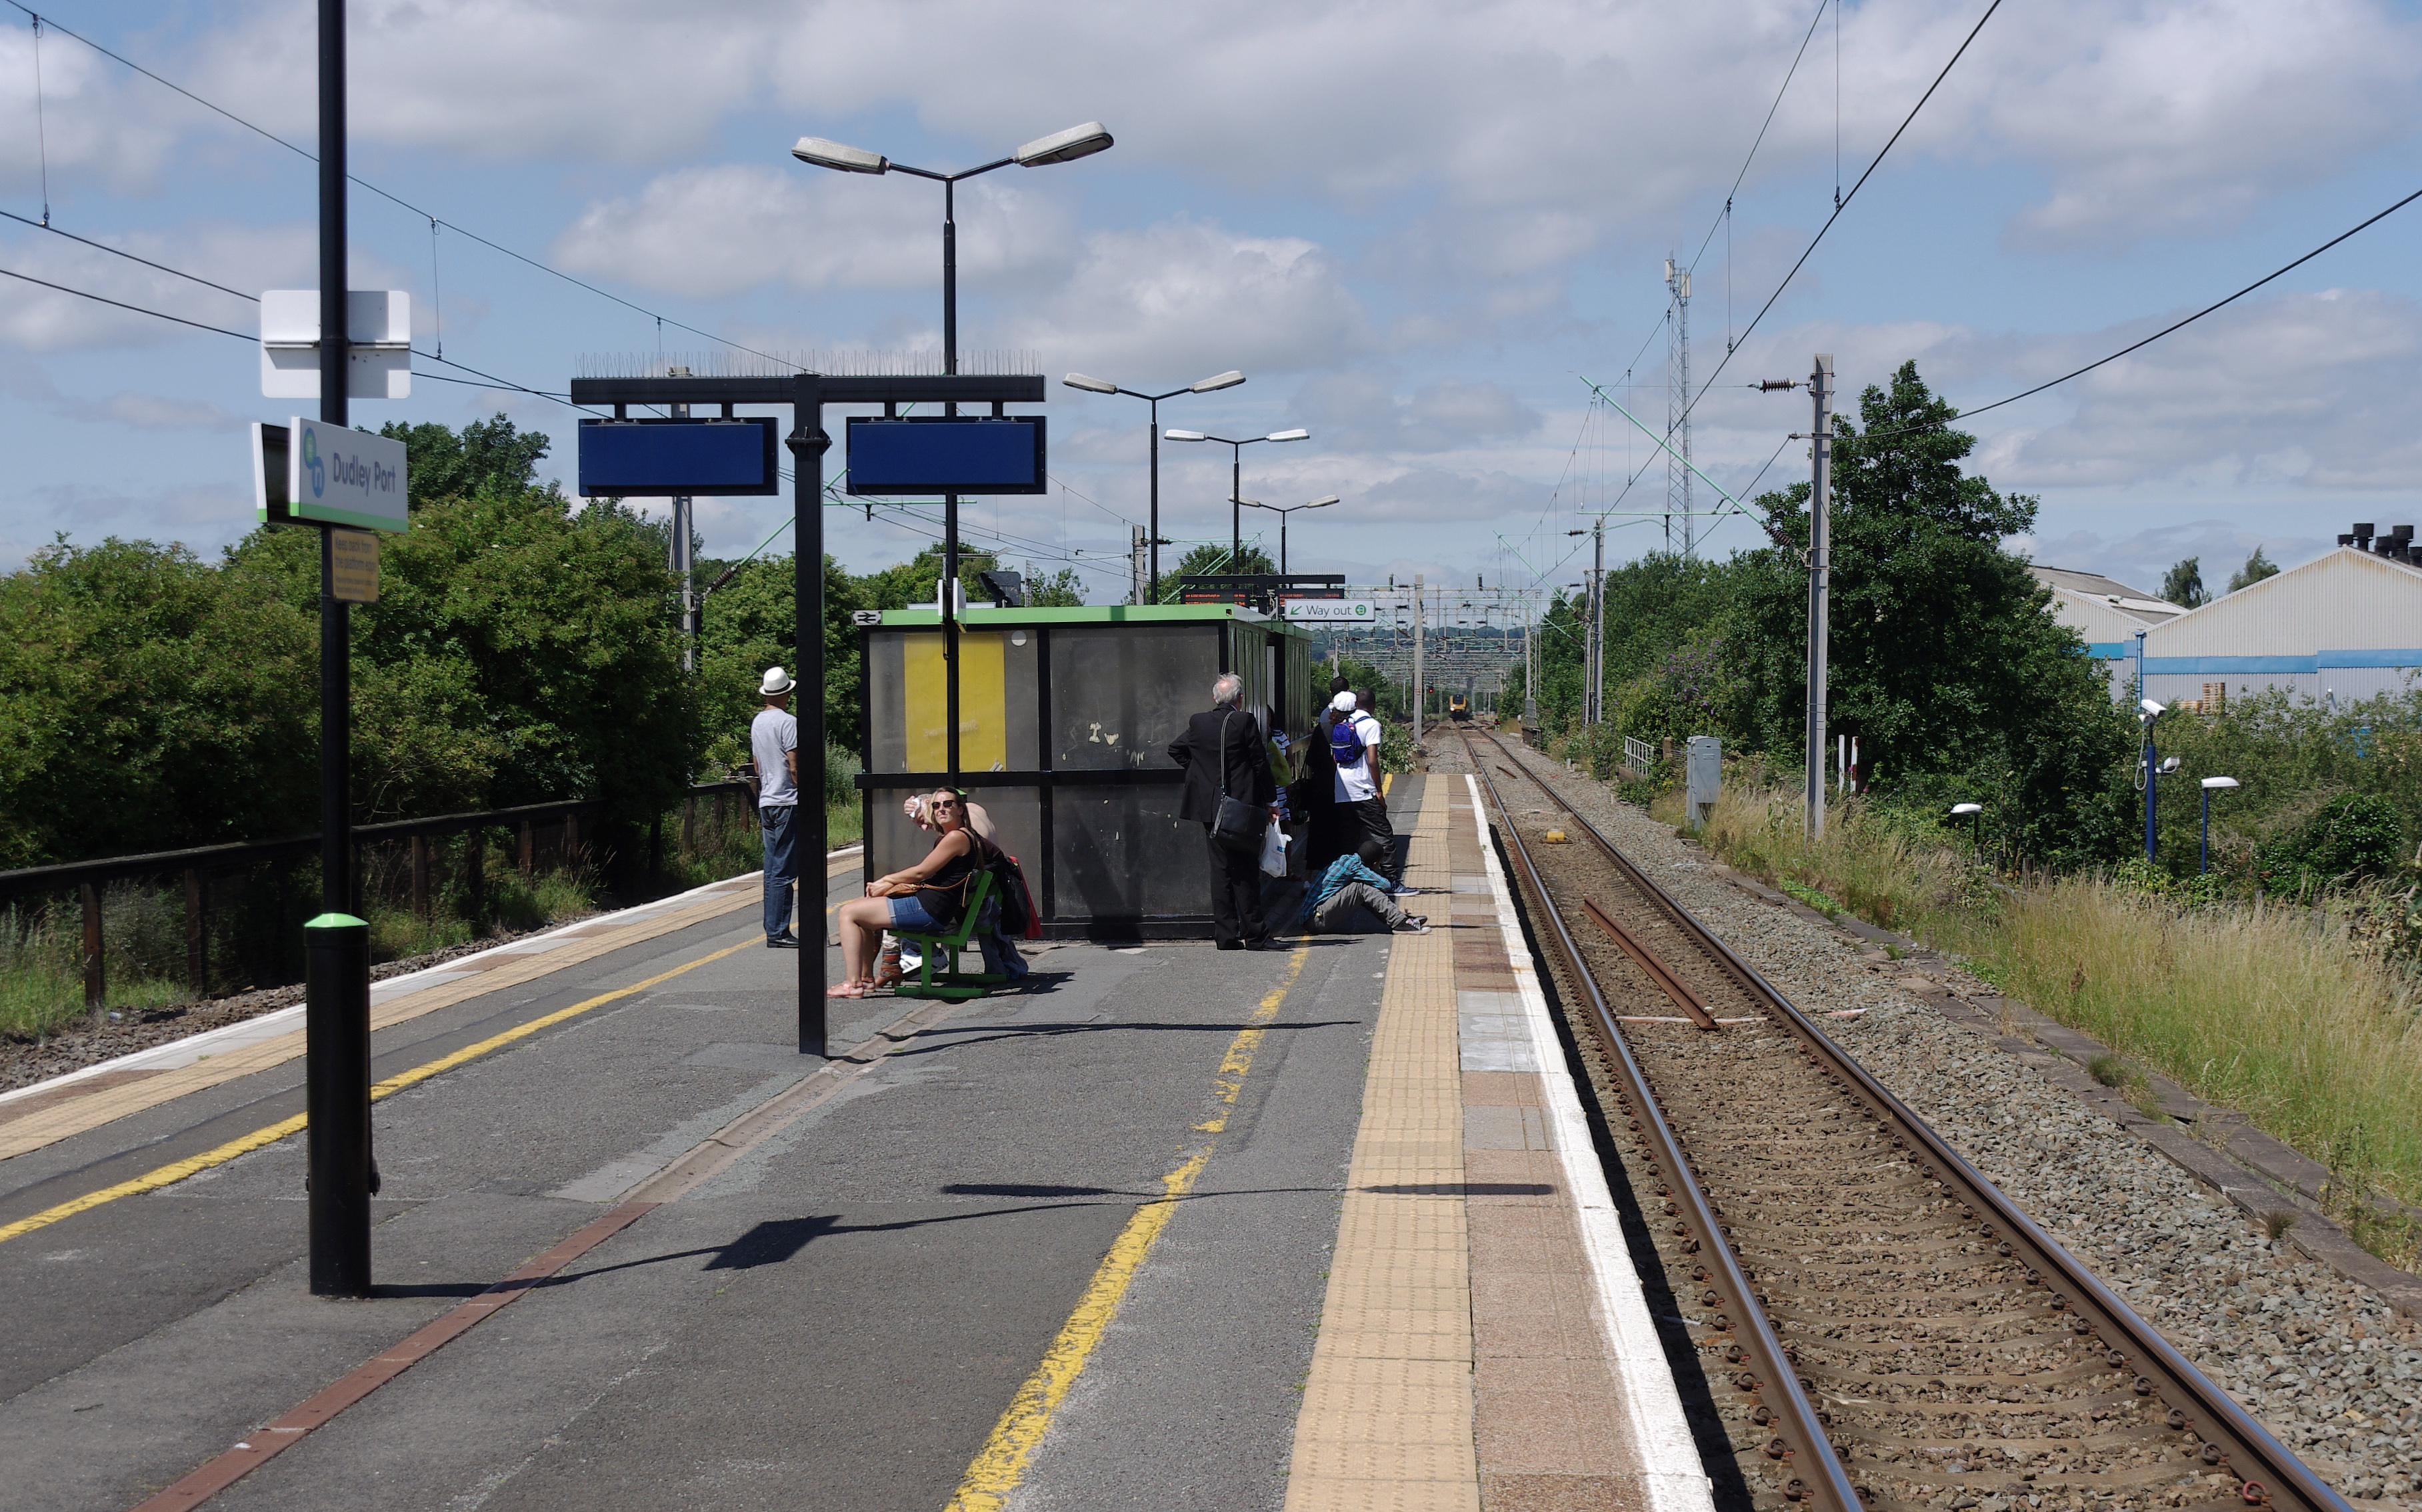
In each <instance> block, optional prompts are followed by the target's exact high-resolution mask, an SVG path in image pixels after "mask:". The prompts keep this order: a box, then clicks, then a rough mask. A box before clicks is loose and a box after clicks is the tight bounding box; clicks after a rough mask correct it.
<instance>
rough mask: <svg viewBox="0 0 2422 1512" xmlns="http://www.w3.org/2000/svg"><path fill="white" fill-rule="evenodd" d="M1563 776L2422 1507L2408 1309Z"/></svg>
mask: <svg viewBox="0 0 2422 1512" xmlns="http://www.w3.org/2000/svg"><path fill="white" fill-rule="evenodd" d="M1427 744H1428V747H1429V755H1430V763H1429V764H1430V769H1431V770H1433V771H1437V772H1441V773H1447V772H1457V771H1463V770H1468V769H1469V764H1468V763H1467V762H1466V761H1464V760H1463V757H1462V752H1461V750H1460V749H1459V742H1455V741H1453V740H1451V739H1448V738H1442V737H1438V736H1433V737H1432V738H1431V739H1430V740H1429V741H1428V742H1427ZM1530 760H1532V761H1533V762H1538V763H1539V764H1540V765H1541V766H1543V767H1544V766H1545V763H1544V762H1543V761H1541V760H1540V759H1539V758H1536V757H1532V758H1530ZM1558 789H1559V791H1560V792H1561V793H1562V794H1563V795H1564V796H1565V797H1566V798H1567V799H1569V800H1570V801H1571V802H1572V804H1573V806H1574V808H1576V809H1577V810H1579V811H1581V813H1582V814H1583V815H1584V816H1585V817H1587V818H1588V819H1589V820H1590V822H1591V823H1593V824H1595V825H1596V826H1597V827H1599V828H1600V829H1602V830H1604V831H1605V832H1606V834H1607V836H1608V838H1609V839H1611V840H1612V841H1613V842H1614V843H1616V844H1617V845H1619V846H1621V847H1622V848H1623V850H1624V852H1625V854H1627V855H1628V856H1629V857H1630V858H1632V860H1633V861H1634V862H1635V863H1636V864H1638V865H1639V866H1640V867H1641V868H1642V869H1643V871H1646V872H1648V873H1649V874H1651V875H1653V876H1655V877H1656V879H1657V881H1658V882H1659V885H1660V886H1662V887H1664V888H1665V889H1666V890H1668V891H1669V892H1671V893H1672V894H1673V895H1674V896H1675V899H1676V900H1678V901H1679V902H1680V903H1681V904H1682V905H1683V906H1685V907H1687V908H1689V909H1690V910H1691V912H1693V913H1695V914H1697V915H1698V916H1699V918H1700V919H1701V920H1702V921H1705V922H1706V924H1707V926H1708V927H1709V928H1711V929H1713V930H1714V931H1715V932H1716V933H1717V934H1718V935H1720V936H1722V937H1723V939H1724V941H1725V943H1727V944H1728V945H1730V946H1731V947H1732V948H1733V950H1734V951H1736V952H1737V953H1739V955H1740V956H1741V958H1742V959H1744V960H1746V961H1748V962H1749V963H1750V964H1751V965H1752V966H1754V967H1755V968H1756V969H1758V970H1759V971H1760V972H1762V973H1763V974H1764V975H1765V976H1766V977H1767V979H1768V980H1769V981H1770V982H1772V983H1773V984H1775V986H1776V987H1777V988H1779V989H1780V990H1781V991H1783V992H1784V993H1785V995H1786V996H1788V997H1789V998H1791V999H1792V1000H1794V1001H1795V1002H1797V1003H1799V1004H1800V1006H1801V1008H1803V1009H1806V1010H1809V1011H1811V1012H1816V1013H1823V1012H1829V1011H1830V1012H1838V1011H1840V1010H1843V1009H1847V1008H1863V1009H1866V1010H1868V1011H1867V1012H1866V1013H1864V1014H1863V1015H1861V1016H1858V1017H1854V1018H1840V1019H1829V1020H1827V1021H1826V1024H1825V1032H1826V1033H1828V1034H1829V1035H1831V1036H1832V1039H1833V1041H1834V1043H1836V1044H1837V1045H1839V1046H1841V1047H1843V1048H1844V1049H1845V1050H1847V1051H1848V1052H1849V1053H1850V1054H1852V1055H1854V1056H1856V1057H1857V1058H1858V1060H1859V1061H1860V1063H1862V1064H1863V1065H1864V1066H1865V1067H1866V1068H1867V1070H1868V1072H1869V1073H1870V1074H1872V1075H1873V1076H1875V1077H1876V1079H1878V1080H1879V1081H1881V1082H1882V1083H1883V1084H1884V1085H1885V1086H1886V1087H1888V1088H1890V1089H1891V1090H1892V1092H1893V1093H1894V1094H1895V1095H1897V1096H1898V1097H1900V1098H1901V1099H1902V1100H1903V1101H1904V1102H1906V1103H1907V1104H1908V1105H1909V1106H1910V1107H1911V1109H1912V1110H1915V1111H1916V1112H1917V1113H1918V1114H1919V1115H1920V1116H1922V1117H1924V1118H1925V1119H1926V1120H1927V1122H1928V1123H1930V1124H1932V1125H1933V1126H1934V1127H1935V1129H1936V1130H1937V1131H1939V1132H1940V1133H1941V1134H1942V1136H1943V1138H1944V1139H1946V1140H1948V1141H1949V1142H1951V1144H1952V1145H1953V1146H1954V1147H1955V1148H1957V1149H1958V1151H1959V1152H1960V1154H1961V1155H1962V1156H1964V1157H1966V1158H1967V1159H1968V1160H1969V1161H1970V1163H1971V1164H1973V1165H1974V1166H1975V1167H1976V1169H1977V1170H1979V1171H1981V1172H1982V1173H1984V1174H1985V1175H1986V1176H1987V1177H1988V1178H1989V1179H1990V1180H1991V1181H1992V1182H1993V1183H1994V1184H1995V1185H1996V1186H1998V1187H2000V1188H2001V1189H2002V1190H2003V1191H2004V1192H2005V1193H2007V1194H2008V1195H2009V1196H2010V1198H2011V1199H2012V1200H2013V1201H2015V1202H2017V1203H2018V1204H2019V1205H2020V1206H2021V1207H2023V1208H2024V1209H2025V1210H2026V1211H2027V1213H2028V1214H2029V1215H2030V1216H2031V1217H2033V1218H2034V1219H2035V1221H2037V1223H2039V1224H2041V1225H2042V1226H2043V1227H2044V1229H2045V1230H2046V1231H2048V1232H2049V1233H2051V1234H2052V1236H2053V1237H2054V1238H2056V1239H2058V1240H2059V1241H2060V1243H2061V1244H2062V1245H2063V1246H2064V1247H2065V1248H2067V1249H2068V1252H2070V1253H2071V1254H2073V1255H2075V1256H2076V1257H2077V1258H2078V1259H2080V1260H2082V1261H2084V1263H2085V1264H2086V1265H2088V1266H2089V1267H2091V1268H2093V1269H2094V1271H2095V1273H2096V1274H2097V1275H2098V1276H2100V1278H2101V1279H2102V1281H2103V1283H2104V1284H2106V1285H2109V1286H2110V1287H2111V1288H2112V1289H2113V1290H2114V1291H2115V1292H2117V1293H2118V1294H2119V1295H2121V1296H2122V1297H2124V1298H2126V1299H2128V1302H2129V1304H2130V1305H2131V1307H2133V1308H2134V1309H2135V1310H2136V1311H2137V1313H2138V1314H2139V1315H2142V1316H2144V1317H2145V1318H2147V1320H2148V1321H2150V1322H2151V1323H2152V1324H2153V1325H2154V1326H2155V1327H2157V1328H2159V1329H2160V1330H2161V1331H2162V1333H2163V1334H2164V1335H2165V1336H2166V1337H2167V1338H2168V1339H2169V1341H2170V1342H2171V1344H2173V1345H2174V1346H2176V1347H2178V1350H2179V1352H2181V1353H2182V1354H2184V1355H2185V1356H2186V1357H2187V1358H2188V1359H2189V1360H2191V1361H2193V1362H2194V1363H2195V1365H2196V1367H2197V1368H2198V1369H2200V1370H2202V1371H2203V1372H2204V1374H2205V1375H2207V1376H2209V1377H2210V1378H2211V1379H2212V1380H2213V1381H2214V1382H2215V1383H2216V1384H2217V1385H2219V1386H2221V1387H2222V1388H2223V1389H2224V1390H2226V1391H2227V1392H2229V1393H2230V1394H2233V1395H2234V1396H2235V1397H2236V1398H2237V1399H2238V1401H2240V1402H2241V1403H2242V1404H2243V1405H2244V1406H2245V1407H2246V1408H2247V1409H2248V1410H2250V1411H2252V1412H2253V1413H2254V1414H2255V1416H2256V1417H2257V1418H2258V1419H2260V1420H2261V1422H2262V1423H2263V1425H2265V1426H2266V1427H2268V1428H2269V1429H2270V1430H2271V1432H2272V1433H2273V1435H2275V1436H2276V1437H2277V1438H2278V1439H2279V1441H2281V1442H2282V1443H2285V1444H2286V1445H2288V1448H2290V1449H2292V1450H2294V1451H2295V1452H2296V1453H2297V1454H2299V1455H2300V1456H2302V1457H2304V1460H2305V1462H2306V1463H2307V1464H2309V1465H2311V1466H2312V1467H2313V1469H2314V1470H2316V1471H2317V1472H2319V1473H2320V1474H2321V1475H2323V1476H2324V1477H2325V1478H2327V1479H2328V1480H2329V1481H2330V1482H2331V1483H2332V1484H2333V1485H2335V1487H2336V1488H2338V1490H2339V1491H2340V1492H2341V1493H2342V1494H2345V1495H2348V1496H2351V1497H2357V1498H2366V1499H2370V1498H2380V1499H2383V1500H2384V1501H2385V1502H2386V1503H2388V1504H2405V1505H2413V1506H2422V1438H2417V1434H2422V1406H2418V1405H2417V1404H2422V1332H2417V1330H2416V1327H2415V1325H2414V1320H2412V1319H2410V1318H2400V1317H2398V1315H2397V1314H2396V1311H2395V1310H2394V1309H2393V1308H2392V1307H2391V1306H2390V1305H2389V1304H2388V1303H2386V1302H2385V1301H2383V1299H2381V1297H2380V1296H2379V1294H2377V1293H2376V1292H2373V1291H2372V1290H2371V1289H2370V1288H2368V1287H2366V1286H2363V1285H2360V1284H2356V1283H2353V1282H2350V1281H2347V1280H2345V1279H2343V1278H2341V1277H2340V1276H2338V1275H2337V1274H2336V1273H2335V1271H2332V1270H2330V1269H2329V1268H2326V1267H2324V1266H2320V1265H2318V1264H2315V1263H2313V1262H2311V1261H2309V1260H2304V1259H2303V1258H2301V1257H2300V1256H2298V1255H2296V1254H2295V1253H2294V1252H2291V1251H2290V1250H2288V1246H2287V1245H2286V1243H2285V1241H2279V1242H2271V1241H2267V1240H2266V1239H2265V1238H2264V1237H2263V1236H2262V1235H2261V1234H2259V1233H2258V1232H2253V1231H2251V1230H2250V1229H2249V1225H2248V1221H2247V1220H2246V1218H2245V1217H2244V1216H2243V1215H2242V1214H2241V1213H2240V1212H2239V1211H2238V1210H2237V1209H2236V1208H2235V1207H2233V1206H2230V1205H2227V1204H2226V1203H2225V1202H2223V1201H2221V1200H2220V1199H2219V1198H2217V1197H2215V1196H2212V1195H2210V1194H2209V1193H2207V1192H2206V1191H2205V1190H2204V1189H2202V1188H2201V1187H2199V1186H2197V1185H2196V1184H2195V1182H2194V1179H2193V1178H2192V1177H2190V1176H2188V1175H2187V1174H2186V1173H2184V1172H2182V1171H2180V1170H2178V1168H2177V1167H2176V1166H2173V1165H2171V1164H2170V1163H2169V1162H2168V1161H2167V1160H2165V1159H2163V1158H2162V1157H2161V1156H2160V1155H2159V1154H2158V1153H2157V1152H2155V1151H2154V1150H2153V1149H2152V1148H2151V1147H2150V1146H2148V1145H2147V1144H2145V1143H2144V1142H2141V1141H2139V1140H2137V1139H2136V1138H2135V1137H2134V1136H2132V1135H2131V1134H2130V1133H2128V1132H2127V1130H2125V1129H2123V1128H2122V1127H2120V1126H2118V1125H2116V1124H2115V1123H2113V1122H2111V1121H2110V1120H2109V1119H2107V1118H2105V1117H2103V1116H2102V1115H2101V1114H2100V1113H2098V1112H2095V1111H2093V1110H2089V1109H2087V1108H2085V1107H2084V1106H2082V1105H2081V1104H2079V1103H2078V1102H2077V1101H2076V1100H2075V1099H2074V1098H2072V1097H2071V1096H2070V1095H2068V1093H2066V1092H2064V1091H2063V1090H2061V1089H2060V1088H2058V1087H2055V1086H2053V1085H2052V1083H2050V1082H2048V1081H2046V1080H2044V1079H2043V1078H2041V1077H2040V1076H2038V1075H2037V1074H2036V1072H2035V1071H2034V1070H2033V1069H2032V1068H2030V1067H2028V1066H2027V1065H2025V1064H2024V1063H2021V1062H2020V1061H2018V1060H2017V1059H2015V1058H2014V1057H2012V1056H2010V1055H2009V1054H2007V1053H2006V1052H2005V1051H2004V1050H2002V1049H2001V1048H2000V1047H1998V1046H1996V1045H1994V1044H1993V1043H1991V1042H1990V1041H1989V1040H1987V1039H1986V1038H1984V1037H1983V1036H1981V1035H1979V1034H1977V1033H1976V1032H1974V1031H1972V1030H1969V1029H1967V1028H1966V1027H1964V1026H1961V1025H1958V1024H1955V1023H1953V1022H1952V1021H1951V1020H1949V1019H1947V1018H1945V1017H1944V1016H1942V1015H1941V1014H1940V1013H1938V1012H1936V1011H1935V1010H1934V1009H1932V1008H1930V1007H1928V1006H1927V1005H1926V1004H1925V1003H1923V1002H1921V1001H1918V1000H1914V999H1912V998H1911V996H1910V995H1909V994H1908V993H1907V992H1905V991H1902V990H1901V989H1899V988H1898V987H1896V986H1895V984H1894V979H1893V978H1892V977H1888V976H1886V975H1885V974H1883V973H1884V971H1885V970H1892V971H1894V972H1895V974H1898V973H1902V972H1905V971H1906V970H1907V968H1905V967H1879V965H1878V964H1876V963H1873V962H1872V960H1871V959H1863V956H1867V955H1869V953H1867V952H1865V951H1864V947H1861V946H1858V945H1854V944H1851V943H1850V942H1848V941H1846V940H1844V939H1843V938H1842V937H1840V936H1839V935H1837V934H1835V933H1834V932H1833V931H1832V930H1831V929H1829V928H1826V927H1825V926H1823V925H1820V924H1817V923H1814V922H1812V921H1808V920H1806V919H1803V918H1801V917H1800V916H1798V915H1796V914H1793V913H1789V912H1786V911H1785V910H1784V909H1782V908H1778V907H1775V906H1772V905H1769V904H1768V903H1765V902H1763V901H1761V900H1759V899H1757V898H1755V897H1753V896H1752V895H1750V894H1749V893H1747V892H1745V891H1743V890H1740V889H1738V888H1736V887H1734V886H1732V885H1731V884H1730V883H1728V882H1726V881H1724V880H1723V879H1722V876H1721V875H1720V874H1718V873H1717V872H1716V871H1715V869H1714V865H1715V863H1713V862H1712V861H1711V860H1710V859H1709V858H1708V857H1707V855H1706V852H1704V851H1702V850H1700V849H1699V848H1697V847H1696V846H1694V845H1691V844H1689V843H1685V842H1684V841H1682V840H1680V839H1679V838H1678V837H1676V836H1675V833H1674V830H1673V829H1672V828H1671V827H1669V826H1666V825H1662V824H1659V823H1658V822H1657V821H1655V820H1653V819H1651V818H1649V817H1648V815H1647V814H1646V813H1645V812H1643V811H1641V810H1639V809H1637V808H1634V807H1632V806H1631V805H1629V804H1626V803H1622V802H1620V801H1618V800H1617V799H1616V798H1615V797H1614V796H1613V795H1612V791H1611V790H1610V789H1609V788H1608V787H1607V786H1606V785H1605V784H1602V783H1598V782H1595V781H1590V780H1583V779H1580V778H1570V779H1567V780H1565V781H1562V782H1560V783H1558Z"/></svg>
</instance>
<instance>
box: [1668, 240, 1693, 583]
mask: <svg viewBox="0 0 2422 1512" xmlns="http://www.w3.org/2000/svg"><path fill="white" fill-rule="evenodd" d="M1665 287H1666V289H1667V290H1668V291H1671V293H1672V295H1673V299H1674V321H1673V323H1672V324H1671V325H1670V326H1668V327H1667V331H1668V333H1669V334H1668V336H1667V339H1666V349H1665V366H1666V384H1665V433H1666V434H1667V435H1668V436H1670V437H1672V438H1673V446H1674V449H1673V450H1672V451H1671V452H1669V453H1668V455H1667V457H1666V460H1665V549H1666V550H1668V551H1671V550H1673V549H1674V522H1675V517H1676V516H1677V515H1678V516H1679V517H1680V519H1681V522H1682V555H1683V556H1685V557H1688V556H1689V555H1691V546H1692V544H1693V543H1692V540H1691V270H1690V269H1688V268H1685V267H1682V266H1680V265H1679V264H1677V263H1676V262H1675V260H1673V259H1672V258H1667V259H1666V260H1665Z"/></svg>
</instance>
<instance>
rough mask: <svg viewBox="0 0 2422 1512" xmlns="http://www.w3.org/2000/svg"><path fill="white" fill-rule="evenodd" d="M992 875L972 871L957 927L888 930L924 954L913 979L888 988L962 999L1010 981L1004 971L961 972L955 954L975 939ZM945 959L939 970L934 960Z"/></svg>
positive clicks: (984, 993)
mask: <svg viewBox="0 0 2422 1512" xmlns="http://www.w3.org/2000/svg"><path fill="white" fill-rule="evenodd" d="M992 882H993V876H992V874H991V873H990V872H979V873H977V874H976V879H975V882H974V883H973V884H972V885H971V886H969V887H968V889H967V907H966V908H965V909H964V910H962V911H961V913H960V914H959V922H958V927H957V928H955V929H952V930H947V931H942V932H939V933H933V934H924V933H920V932H918V931H916V930H913V929H894V930H893V931H892V932H891V933H893V934H894V935H897V936H899V937H901V938H902V939H904V940H908V941H913V942H914V943H915V944H916V946H917V952H918V953H919V954H920V955H921V956H923V957H924V962H923V964H922V965H920V966H919V967H918V969H917V975H916V976H915V978H913V979H911V980H907V981H904V982H902V983H901V984H899V985H898V986H896V987H893V988H892V989H891V990H892V991H893V992H894V993H895V994H897V995H898V996H900V997H903V998H948V999H951V1000H954V1001H965V1000H967V999H970V998H982V997H985V996H987V995H989V994H990V993H991V991H992V989H993V988H995V987H999V986H1005V985H1007V984H1009V982H1010V981H1011V980H1012V978H1011V977H1010V974H1009V973H1008V972H1006V971H962V970H960V969H959V953H960V952H961V951H964V950H967V948H968V947H969V945H970V943H971V942H972V941H973V940H974V938H975V933H976V920H977V919H978V918H979V917H981V916H982V915H983V906H984V904H985V903H986V902H987V901H988V900H989V899H990V898H991V897H992ZM937 961H938V962H946V963H948V964H947V965H944V966H943V967H942V968H941V969H940V970H938V971H937V970H936V969H935V963H936V962H937Z"/></svg>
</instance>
